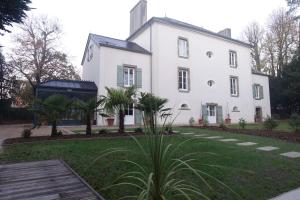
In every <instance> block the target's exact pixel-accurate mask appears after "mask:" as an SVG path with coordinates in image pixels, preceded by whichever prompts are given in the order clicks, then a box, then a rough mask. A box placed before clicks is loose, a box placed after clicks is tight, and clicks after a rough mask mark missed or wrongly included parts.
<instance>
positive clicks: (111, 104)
mask: <svg viewBox="0 0 300 200" xmlns="http://www.w3.org/2000/svg"><path fill="white" fill-rule="evenodd" d="M105 89H106V91H107V97H106V100H105V109H106V110H107V112H108V113H117V114H118V116H119V132H120V133H124V130H125V128H124V118H125V110H126V109H127V108H128V107H129V106H130V105H132V104H133V96H134V95H135V87H134V86H132V87H128V88H125V89H123V88H121V89H114V88H108V87H106V88H105Z"/></svg>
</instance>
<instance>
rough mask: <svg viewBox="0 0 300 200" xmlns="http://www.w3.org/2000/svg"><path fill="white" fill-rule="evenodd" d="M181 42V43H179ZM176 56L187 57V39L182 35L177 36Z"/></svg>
mask: <svg viewBox="0 0 300 200" xmlns="http://www.w3.org/2000/svg"><path fill="white" fill-rule="evenodd" d="M181 42H183V45H181ZM181 48H183V49H181ZM178 56H179V57H180V58H188V57H189V41H188V39H187V38H183V37H179V38H178Z"/></svg>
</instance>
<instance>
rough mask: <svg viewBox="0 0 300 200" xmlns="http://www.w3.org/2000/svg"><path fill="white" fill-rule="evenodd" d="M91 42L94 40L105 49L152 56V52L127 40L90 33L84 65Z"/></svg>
mask: <svg viewBox="0 0 300 200" xmlns="http://www.w3.org/2000/svg"><path fill="white" fill-rule="evenodd" d="M90 40H93V41H94V42H95V43H96V44H98V45H100V46H104V47H110V48H115V49H121V50H125V51H131V52H135V53H141V54H148V55H150V54H151V52H149V51H147V50H146V49H144V48H143V47H141V46H139V45H138V44H136V43H134V42H130V41H127V40H120V39H116V38H111V37H107V36H103V35H97V34H93V33H90V34H89V38H88V41H87V43H86V47H85V51H84V54H83V58H82V61H81V64H83V61H84V58H85V54H86V49H87V45H88V44H89V41H90Z"/></svg>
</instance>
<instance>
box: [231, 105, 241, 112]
mask: <svg viewBox="0 0 300 200" xmlns="http://www.w3.org/2000/svg"><path fill="white" fill-rule="evenodd" d="M232 112H240V111H239V108H238V107H237V106H234V107H233V108H232Z"/></svg>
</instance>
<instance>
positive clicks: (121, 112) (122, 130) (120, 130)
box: [119, 110, 125, 133]
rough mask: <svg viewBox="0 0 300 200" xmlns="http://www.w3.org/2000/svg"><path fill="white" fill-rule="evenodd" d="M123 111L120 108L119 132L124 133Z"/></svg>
mask: <svg viewBox="0 0 300 200" xmlns="http://www.w3.org/2000/svg"><path fill="white" fill-rule="evenodd" d="M124 130H125V128H124V111H123V110H120V112H119V133H124Z"/></svg>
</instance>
